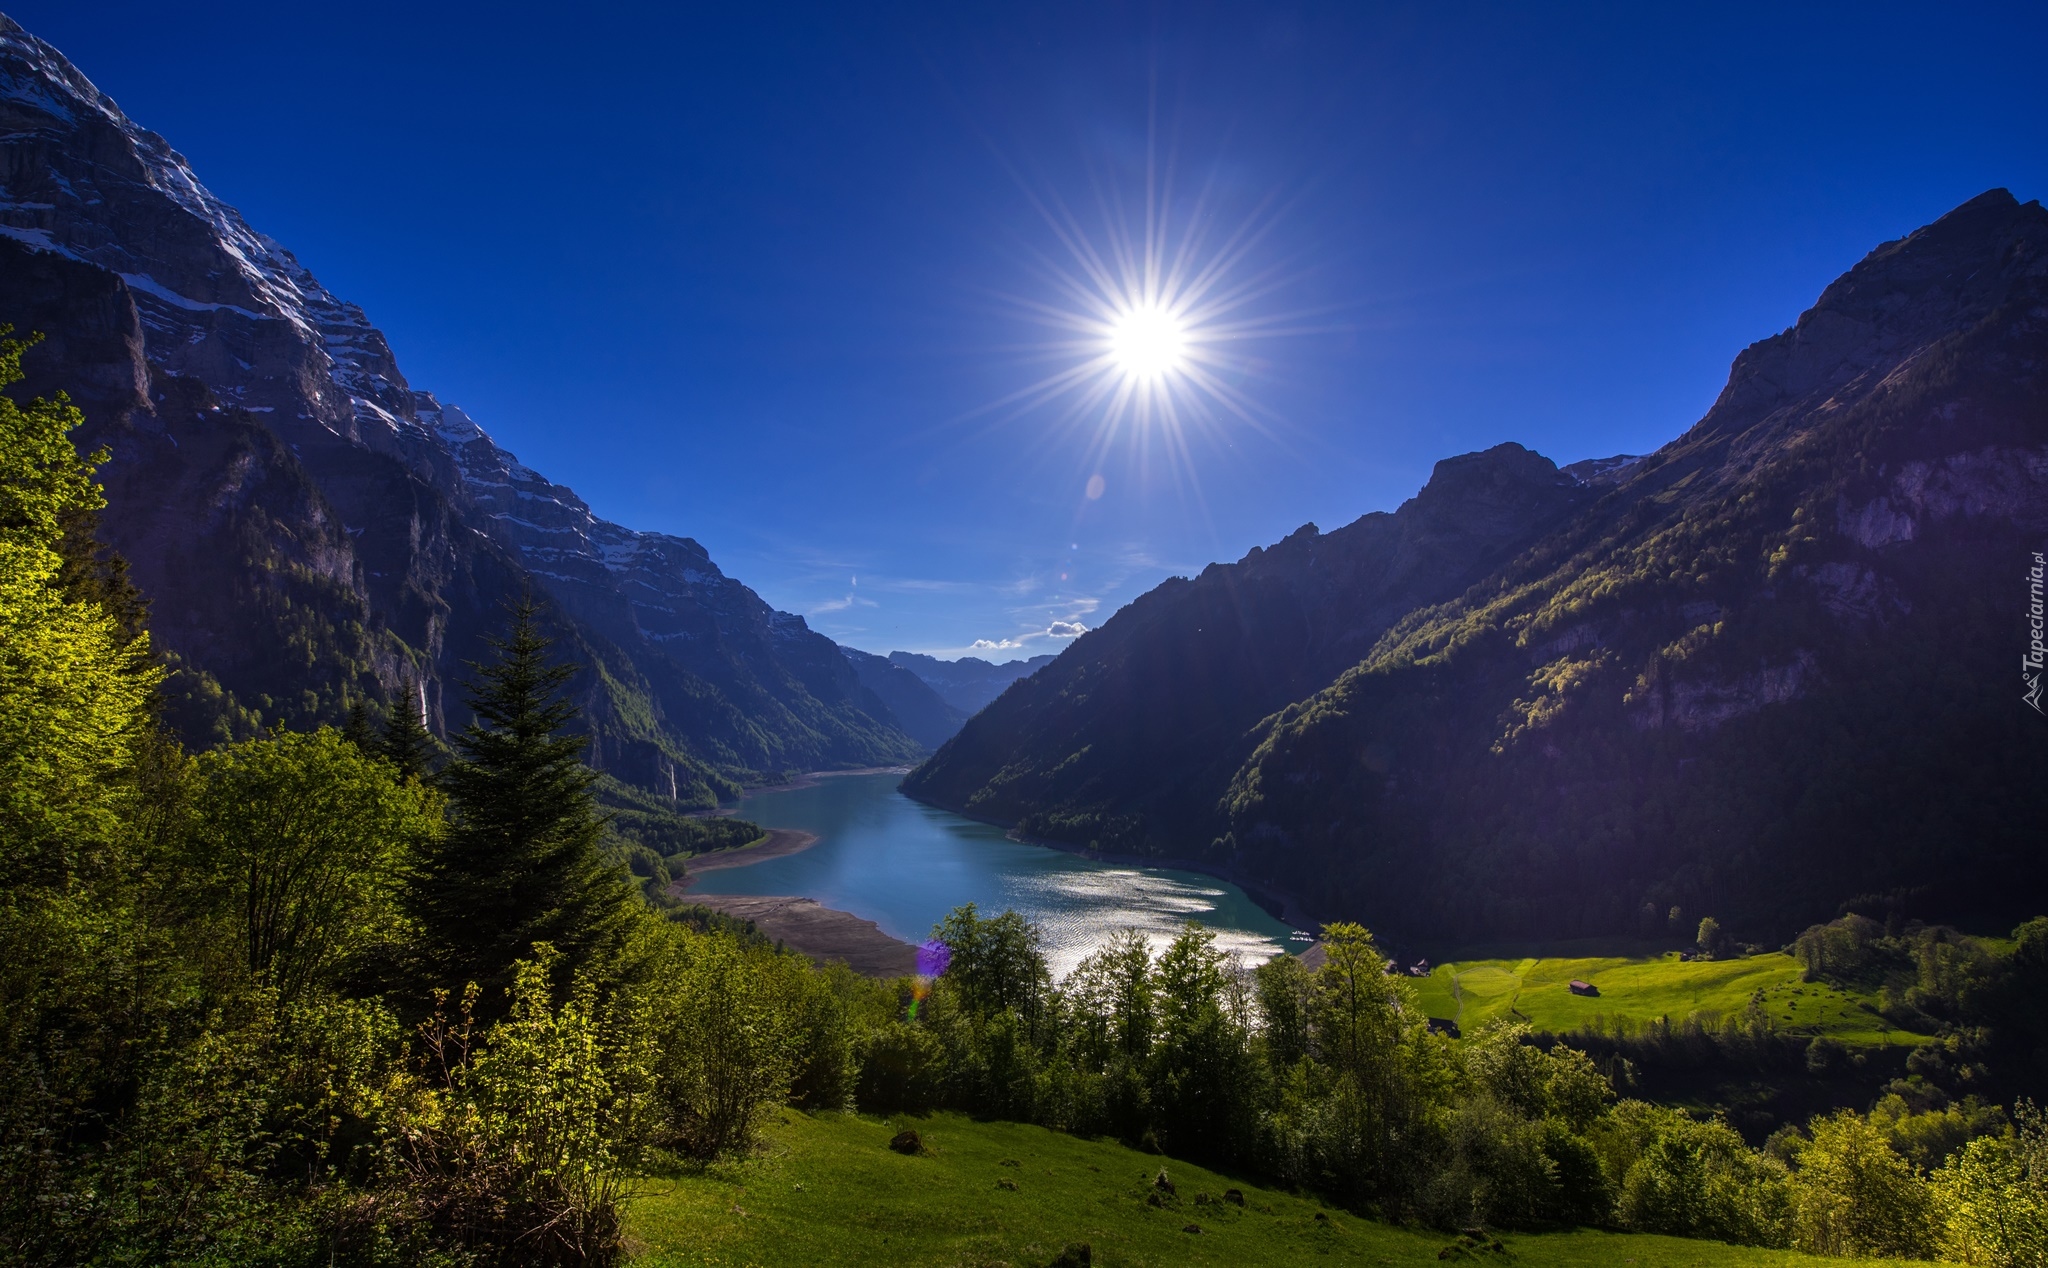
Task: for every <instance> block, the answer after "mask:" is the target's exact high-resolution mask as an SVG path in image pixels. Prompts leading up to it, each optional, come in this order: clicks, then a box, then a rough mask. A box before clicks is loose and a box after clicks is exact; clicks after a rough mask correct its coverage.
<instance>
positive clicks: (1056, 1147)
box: [629, 1110, 1871, 1268]
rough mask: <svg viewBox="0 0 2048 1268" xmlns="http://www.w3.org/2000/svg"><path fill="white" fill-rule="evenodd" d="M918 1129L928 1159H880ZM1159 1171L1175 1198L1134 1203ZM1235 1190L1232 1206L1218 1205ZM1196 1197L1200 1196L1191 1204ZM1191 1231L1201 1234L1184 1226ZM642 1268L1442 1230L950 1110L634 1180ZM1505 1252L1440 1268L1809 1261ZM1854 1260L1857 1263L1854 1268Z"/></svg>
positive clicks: (1554, 1239)
mask: <svg viewBox="0 0 2048 1268" xmlns="http://www.w3.org/2000/svg"><path fill="white" fill-rule="evenodd" d="M903 1127H911V1128H914V1129H916V1130H917V1131H918V1132H919V1133H920V1134H921V1135H922V1136H923V1138H924V1143H925V1148H926V1152H925V1153H924V1154H922V1155H919V1156H915V1157H905V1156H903V1155H900V1154H896V1153H892V1152H890V1150H889V1148H888V1141H889V1138H890V1137H891V1136H892V1135H893V1134H894V1133H895V1132H897V1131H898V1130H900V1129H902V1128H903ZM1162 1166H1164V1167H1165V1168H1166V1171H1167V1173H1168V1176H1169V1177H1170V1178H1171V1179H1172V1181H1173V1184H1174V1187H1175V1189H1176V1194H1175V1196H1174V1197H1173V1198H1172V1199H1171V1200H1170V1201H1168V1202H1167V1203H1166V1204H1165V1205H1164V1206H1160V1207H1154V1206H1151V1205H1148V1204H1147V1202H1146V1199H1147V1198H1148V1197H1149V1196H1150V1195H1152V1193H1153V1192H1154V1189H1153V1187H1152V1179H1153V1177H1154V1176H1155V1175H1156V1174H1157V1173H1158V1171H1159V1169H1160V1168H1161V1167H1162ZM1231 1188H1236V1189H1238V1190H1240V1191H1242V1193H1243V1195H1244V1199H1245V1204H1244V1205H1243V1206H1242V1207H1240V1206H1236V1205H1232V1204H1228V1203H1225V1202H1223V1201H1221V1200H1220V1199H1221V1197H1222V1195H1223V1193H1224V1191H1225V1190H1227V1189H1231ZM1205 1197H1206V1198H1207V1199H1209V1200H1207V1201H1205V1200H1204V1198H1205ZM1189 1225H1194V1226H1196V1227H1198V1228H1199V1229H1200V1230H1201V1231H1200V1232H1187V1231H1184V1230H1185V1229H1186V1228H1187V1226H1189ZM629 1228H630V1231H631V1234H632V1236H633V1237H634V1238H635V1240H636V1242H637V1243H638V1246H639V1252H640V1257H639V1258H638V1259H636V1260H635V1263H636V1264H637V1265H639V1266H640V1268H712V1266H713V1265H716V1266H717V1268H743V1266H752V1265H759V1266H760V1268H783V1266H788V1268H813V1266H816V1265H831V1266H832V1268H854V1266H856V1265H864V1264H874V1265H889V1266H891V1268H910V1266H925V1265H929V1266H930V1268H956V1266H957V1268H994V1266H996V1265H1010V1266H1011V1268H1036V1266H1038V1265H1044V1264H1046V1263H1048V1262H1050V1261H1051V1260H1052V1259H1053V1257H1054V1256H1056V1255H1058V1254H1059V1253H1060V1251H1061V1249H1062V1248H1063V1247H1064V1246H1065V1245H1066V1244H1067V1243H1069V1242H1087V1243H1089V1245H1090V1246H1091V1248H1092V1249H1093V1252H1094V1257H1093V1262H1094V1263H1095V1264H1097V1265H1109V1266H1111V1268H1140V1266H1146V1265H1150V1266H1156V1268H1166V1266H1167V1265H1204V1264H1213V1265H1227V1266H1228V1268H1260V1266H1262V1265H1276V1266H1277V1265H1297V1264H1304V1263H1340V1264H1352V1263H1355V1264H1414V1265H1422V1264H1435V1263H1438V1262H1441V1261H1440V1260H1439V1255H1440V1254H1442V1253H1443V1252H1444V1250H1445V1248H1446V1247H1451V1246H1457V1245H1458V1239H1457V1237H1455V1236H1447V1235H1446V1234H1444V1233H1441V1232H1436V1231H1431V1230H1411V1229H1401V1228H1394V1227H1391V1226H1389V1225H1385V1224H1378V1223H1374V1222H1372V1221H1370V1220H1362V1219H1358V1218H1356V1217H1354V1216H1351V1215H1348V1214H1346V1213H1344V1212H1342V1211H1338V1210H1334V1209H1332V1208H1330V1207H1327V1206H1324V1205H1322V1204H1320V1203H1318V1202H1316V1201H1314V1200H1312V1199H1306V1198H1300V1197H1295V1196H1293V1195H1291V1194H1287V1193H1282V1192H1278V1191H1275V1190H1271V1189H1265V1188H1261V1187H1259V1186H1257V1185H1253V1184H1248V1183H1246V1182H1244V1181H1242V1180H1238V1179H1234V1178H1231V1177H1229V1176H1225V1175H1221V1174H1218V1173H1217V1172H1213V1171H1206V1170H1204V1169H1202V1168H1200V1167H1195V1166H1191V1165H1189V1164H1186V1163H1181V1162H1174V1161H1172V1160H1169V1159H1163V1158H1160V1157H1158V1156H1156V1155H1151V1154H1145V1153H1140V1152H1138V1151H1136V1150H1133V1149H1127V1148H1125V1147H1123V1146H1122V1145H1118V1144H1114V1143H1110V1142H1107V1141H1100V1140H1082V1139H1079V1138H1077V1137H1073V1136H1067V1135H1062V1134H1060V1133H1058V1132H1053V1131H1048V1130H1047V1129H1045V1128H1042V1127H1032V1126H1027V1125H1025V1124H1020V1123H998V1122H977V1121H974V1120H972V1119H968V1118H964V1117H961V1116H958V1115H952V1114H935V1115H931V1116H929V1117H924V1118H901V1119H890V1120H883V1119H879V1118H868V1117H862V1116H858V1115H852V1114H820V1115H815V1116H814V1115H807V1114H802V1113H799V1112H797V1111H794V1110H785V1111H782V1112H780V1113H779V1114H778V1115H777V1116H776V1117H775V1118H773V1119H771V1121H770V1124H769V1127H768V1130H767V1133H766V1141H765V1147H764V1148H763V1149H762V1150H761V1151H760V1152H759V1153H758V1154H757V1155H756V1156H755V1157H752V1158H749V1159H746V1160H744V1161H739V1162H729V1163H722V1164H717V1165H714V1166H711V1167H709V1168H707V1169H705V1170H703V1171H701V1172H697V1171H692V1172H687V1173H683V1174H679V1175H675V1176H664V1177H650V1178H646V1179H643V1180H642V1181H640V1183H639V1192H638V1195H637V1196H636V1197H635V1198H634V1200H633V1202H632V1204H631V1207H630V1215H629ZM1500 1240H1501V1242H1502V1243H1503V1246H1504V1251H1503V1252H1500V1253H1496V1252H1493V1251H1491V1250H1486V1249H1481V1250H1478V1251H1476V1252H1474V1251H1470V1250H1461V1251H1459V1252H1454V1253H1453V1254H1451V1255H1449V1256H1447V1258H1450V1259H1454V1260H1460V1261H1465V1260H1475V1259H1476V1260H1480V1261H1496V1262H1506V1263H1517V1264H1528V1265H1558V1266H1560V1268H1562V1266H1567V1265H1587V1266H1588V1268H1590V1266H1592V1265H1600V1266H1601V1268H1609V1266H1613V1268H1624V1266H1626V1265H1635V1266H1636V1268H1692V1266H1694V1265H1698V1266H1699V1268H1708V1266H1709V1265H1711V1266H1714V1268H1722V1266H1728V1268H1751V1266H1755V1268H1761V1266H1763V1265H1779V1264H1783V1265H1793V1264H1801V1265H1804V1264H1820V1263H1829V1262H1837V1261H1831V1260H1819V1259H1814V1258H1811V1257H1809V1256H1805V1255H1798V1254H1794V1253H1792V1252H1790V1251H1768V1250H1751V1249H1744V1248H1740V1247H1732V1246H1724V1245H1721V1244H1719V1243H1716V1242H1699V1241H1686V1240H1683V1239H1679V1238H1670V1237H1651V1236H1642V1235H1626V1234H1616V1233H1598V1232H1571V1233H1546V1234H1540V1235H1531V1234H1518V1233H1510V1234H1506V1235H1503V1236H1502V1237H1501V1239H1500ZM1859 1262H1861V1263H1865V1264H1868V1263H1869V1262H1871V1261H1868V1260H1864V1261H1859Z"/></svg>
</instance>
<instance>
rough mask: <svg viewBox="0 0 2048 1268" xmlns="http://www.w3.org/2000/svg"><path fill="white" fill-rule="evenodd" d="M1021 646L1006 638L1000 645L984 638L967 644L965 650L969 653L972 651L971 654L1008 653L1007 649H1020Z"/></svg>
mask: <svg viewBox="0 0 2048 1268" xmlns="http://www.w3.org/2000/svg"><path fill="white" fill-rule="evenodd" d="M1022 646H1024V644H1022V643H1018V642H1013V641H1011V640H1010V639H1007V638H1006V639H1004V640H1002V641H1001V642H1000V643H999V642H996V641H994V640H992V639H986V638H977V639H975V640H974V642H973V643H971V644H969V645H968V649H967V650H969V651H973V652H1004V651H1008V650H1009V649H1011V648H1013V647H1022Z"/></svg>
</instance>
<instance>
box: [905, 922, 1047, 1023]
mask: <svg viewBox="0 0 2048 1268" xmlns="http://www.w3.org/2000/svg"><path fill="white" fill-rule="evenodd" d="M932 936H933V937H934V938H937V939H938V940H939V941H940V942H943V943H945V944H946V948H947V950H948V951H949V952H951V956H952V958H951V961H950V962H949V964H948V965H947V968H946V978H947V980H948V981H949V982H951V983H952V985H953V988H954V989H955V990H956V991H958V992H959V994H960V1002H961V1004H962V1005H963V1006H965V1007H966V1009H967V1011H968V1012H970V1013H972V1014H974V1015H977V1016H989V1015H991V1014H994V1013H999V1012H1001V1011H1002V1010H1004V1009H1006V1008H1008V1009H1014V1010H1015V1011H1016V1012H1017V1014H1018V1015H1019V1016H1020V1017H1024V1018H1027V1019H1029V1018H1035V1017H1037V1016H1038V1013H1039V1009H1040V1007H1041V1006H1042V1005H1043V1003H1044V1001H1045V995H1046V992H1047V991H1048V990H1050V989H1051V987H1052V974H1051V972H1050V971H1049V970H1048V969H1047V968H1046V964H1045V952H1044V950H1043V949H1042V948H1041V946H1040V937H1041V935H1040V933H1039V930H1038V926H1036V925H1034V924H1032V923H1031V922H1030V921H1028V920H1026V919H1024V917H1022V916H1020V915H1018V914H1017V913H1016V912H1014V911H1006V912H1004V913H1003V914H1002V915H1000V916H991V917H987V918H984V917H983V916H981V914H980V913H979V912H978V911H977V910H976V909H975V906H974V904H973V903H968V904H966V905H965V906H962V907H956V908H954V909H953V911H952V912H951V913H949V914H948V915H947V916H946V918H945V919H944V920H942V921H940V922H939V923H938V924H937V925H935V926H933V928H932Z"/></svg>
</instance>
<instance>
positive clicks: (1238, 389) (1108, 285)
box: [990, 161, 1301, 499]
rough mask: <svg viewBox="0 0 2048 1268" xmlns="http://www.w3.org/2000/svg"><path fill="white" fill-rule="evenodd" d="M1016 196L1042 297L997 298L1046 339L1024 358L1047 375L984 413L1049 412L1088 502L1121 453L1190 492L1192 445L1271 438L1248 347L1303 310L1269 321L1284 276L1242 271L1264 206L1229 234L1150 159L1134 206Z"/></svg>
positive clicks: (1100, 195) (1256, 362)
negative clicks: (1084, 206) (1043, 245)
mask: <svg viewBox="0 0 2048 1268" xmlns="http://www.w3.org/2000/svg"><path fill="white" fill-rule="evenodd" d="M1026 193H1027V195H1028V196H1029V197H1030V198H1031V200H1032V202H1033V204H1034V205H1035V206H1036V207H1037V209H1038V211H1039V213H1040V215H1041V216H1042V217H1043V218H1044V221H1045V223H1046V225H1047V226H1048V227H1049V229H1050V230H1051V232H1052V237H1053V240H1054V242H1055V243H1056V249H1054V250H1046V251H1041V252H1038V253H1036V254H1035V256H1034V260H1033V263H1034V265H1035V266H1036V267H1035V271H1036V272H1037V274H1038V275H1039V278H1040V280H1041V281H1042V283H1043V291H1042V293H1041V294H1039V295H1037V296H1017V295H1014V294H1013V295H1008V296H1006V297H1005V298H1006V299H1007V300H1008V301H1009V302H1010V303H1012V304H1013V305H1014V306H1015V307H1016V308H1017V309H1018V310H1019V311H1021V313H1022V314H1023V315H1024V316H1025V317H1026V318H1027V319H1029V320H1030V321H1032V322H1033V323H1035V324H1037V325H1038V326H1040V327H1041V328H1042V329H1044V330H1046V331H1047V332H1048V334H1049V337H1048V338H1046V339H1044V340H1042V341H1039V342H1037V343H1034V344H1032V345H1030V346H1029V347H1028V348H1027V349H1026V352H1027V363H1028V364H1032V365H1035V366H1039V367H1042V368H1043V369H1044V371H1045V372H1044V374H1043V376H1042V377H1040V378H1038V379H1037V380H1035V381H1034V382H1032V383H1030V384H1028V385H1027V386H1025V387H1023V388H1020V389H1019V390H1017V391H1016V392H1014V393H1012V394H1011V395H1009V396H1007V397H1005V398H1004V399H1002V400H1000V401H997V402H994V403H993V404H992V405H991V406H990V409H992V410H1001V411H1003V412H1004V414H1005V415H1006V416H1009V417H1015V416H1019V415H1024V414H1028V413H1033V412H1035V411H1036V410H1038V409H1039V408H1040V407H1048V406H1049V407H1052V408H1053V409H1055V410H1056V411H1057V413H1056V414H1055V415H1054V419H1055V421H1054V424H1053V425H1052V426H1051V427H1050V428H1049V429H1048V432H1047V436H1046V439H1047V441H1048V442H1049V443H1055V444H1058V445H1060V446H1062V447H1065V448H1069V449H1071V450H1074V451H1076V452H1077V453H1078V456H1079V458H1080V459H1081V461H1082V463H1083V465H1084V469H1085V470H1087V471H1088V472H1089V473H1090V475H1089V477H1088V479H1087V482H1086V489H1087V494H1088V496H1089V497H1090V498H1091V499H1092V498H1096V497H1100V496H1101V490H1102V488H1103V480H1102V477H1101V469H1102V468H1103V467H1104V466H1105V465H1106V464H1107V463H1108V461H1109V460H1110V458H1111V456H1112V454H1113V453H1114V452H1115V451H1117V450H1119V449H1123V450H1126V451H1128V453H1129V454H1130V456H1132V457H1134V458H1135V459H1136V462H1137V466H1138V468H1139V470H1140V471H1141V472H1145V473H1147V474H1149V475H1155V476H1156V475H1168V476H1170V477H1171V478H1172V479H1173V480H1174V481H1175V482H1176V483H1178V484H1180V485H1181V486H1182V487H1183V489H1192V488H1193V486H1194V472H1195V464H1194V461H1193V445H1194V444H1195V443H1196V442H1197V441H1198V440H1200V439H1202V438H1207V439H1210V440H1216V441H1222V440H1224V439H1226V438H1227V435H1228V433H1229V432H1230V431H1232V430H1233V429H1242V428H1249V429H1251V430H1254V431H1257V432H1259V433H1262V434H1265V435H1268V436H1271V435H1272V434H1273V426H1274V422H1275V420H1274V419H1273V418H1272V417H1271V416H1270V414H1269V413H1268V411H1267V410H1265V409H1264V408H1263V407H1262V406H1261V404H1260V403H1259V400H1258V398H1257V395H1256V391H1255V387H1256V383H1257V380H1258V378H1259V377H1260V374H1261V367H1262V364H1263V362H1262V360H1261V358H1259V357H1257V356H1255V355H1253V350H1252V343H1253V341H1256V340H1263V339H1269V338H1272V337H1275V336H1278V335H1282V334H1286V333H1290V332H1291V331H1292V330H1293V329H1295V328H1297V327H1298V323H1299V321H1300V319H1301V314H1298V313H1280V312H1273V311H1267V310H1268V309H1269V308H1270V305H1271V301H1272V299H1273V297H1274V296H1275V293H1276V292H1277V291H1278V290H1280V289H1281V288H1282V286H1283V285H1284V282H1285V279H1284V277H1283V276H1282V275H1281V272H1280V268H1279V266H1277V265H1270V264H1269V265H1266V266H1263V267H1260V266H1256V265H1255V264H1254V262H1253V256H1254V255H1255V254H1257V253H1258V248H1259V247H1260V246H1261V245H1262V243H1264V242H1265V240H1266V239H1267V237H1268V235H1269V234H1270V231H1271V229H1272V227H1273V224H1274V221H1275V219H1276V216H1275V212H1274V204H1273V203H1272V202H1271V201H1268V202H1267V203H1265V204H1262V205H1261V206H1259V207H1258V208H1256V209H1255V210H1254V211H1253V212H1252V213H1251V214H1250V215H1248V216H1246V217H1245V218H1244V219H1243V220H1242V221H1240V222H1236V223H1234V224H1231V225H1227V226H1226V225H1223V224H1220V223H1219V216H1218V215H1217V213H1216V212H1215V210H1214V208H1213V199H1212V197H1211V196H1210V193H1209V191H1207V190H1204V191H1203V192H1202V193H1201V194H1200V195H1198V196H1195V197H1192V198H1189V199H1185V200H1183V199H1180V198H1179V197H1177V191H1176V189H1175V186H1174V180H1173V174H1172V169H1171V165H1170V164H1168V165H1166V166H1165V168H1164V169H1163V170H1162V168H1161V165H1159V164H1157V163H1154V162H1150V161H1148V163H1147V170H1146V173H1145V187H1144V190H1143V195H1142V199H1141V200H1139V201H1138V202H1137V204H1136V205H1133V204H1132V203H1131V202H1130V201H1127V200H1125V199H1123V198H1120V197H1118V196H1117V195H1116V194H1115V193H1113V192H1107V191H1105V190H1104V189H1103V188H1102V187H1101V186H1098V188H1097V191H1096V196H1095V198H1094V204H1095V205H1094V208H1093V213H1094V214H1092V215H1090V216H1088V217H1086V218H1084V217H1083V216H1082V215H1081V214H1079V213H1077V212H1076V211H1075V209H1074V208H1073V206H1072V205H1070V204H1069V203H1068V202H1067V201H1065V200H1064V199H1062V198H1060V197H1058V196H1056V195H1052V194H1046V193H1041V192H1037V191H1033V190H1029V189H1027V191H1026ZM1162 464H1163V467H1164V470H1161V466H1162Z"/></svg>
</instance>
